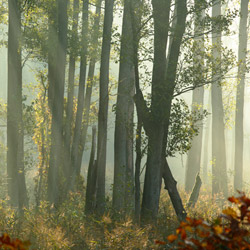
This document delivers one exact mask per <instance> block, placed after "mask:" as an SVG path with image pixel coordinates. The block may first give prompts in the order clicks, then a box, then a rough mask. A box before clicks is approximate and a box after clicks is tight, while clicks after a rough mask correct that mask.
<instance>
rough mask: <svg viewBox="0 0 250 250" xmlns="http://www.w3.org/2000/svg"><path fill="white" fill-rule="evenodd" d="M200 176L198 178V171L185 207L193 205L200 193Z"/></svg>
mask: <svg viewBox="0 0 250 250" xmlns="http://www.w3.org/2000/svg"><path fill="white" fill-rule="evenodd" d="M201 184H202V182H201V178H200V175H199V173H198V174H197V175H196V178H195V183H194V187H193V190H192V193H191V195H190V197H189V200H188V204H187V207H188V208H189V207H194V206H195V204H196V202H197V201H198V198H199V194H200V189H201Z"/></svg>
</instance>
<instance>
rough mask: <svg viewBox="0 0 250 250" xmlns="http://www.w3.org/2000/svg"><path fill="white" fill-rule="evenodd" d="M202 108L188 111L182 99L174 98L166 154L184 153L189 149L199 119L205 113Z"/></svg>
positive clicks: (197, 130) (204, 115)
mask: <svg viewBox="0 0 250 250" xmlns="http://www.w3.org/2000/svg"><path fill="white" fill-rule="evenodd" d="M202 108H203V107H197V110H195V111H190V110H189V107H188V105H187V104H186V103H185V101H184V100H183V99H175V102H173V104H172V108H171V116H170V123H169V131H168V144H167V149H166V155H167V156H172V157H173V156H174V155H175V154H176V153H177V152H178V153H181V154H184V153H186V152H187V151H188V150H189V149H190V147H191V144H192V139H193V137H194V136H196V135H197V134H198V132H199V126H201V124H200V121H202V120H203V118H205V117H206V115H207V111H206V110H203V109H202Z"/></svg>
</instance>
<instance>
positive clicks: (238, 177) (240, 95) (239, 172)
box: [234, 0, 249, 190]
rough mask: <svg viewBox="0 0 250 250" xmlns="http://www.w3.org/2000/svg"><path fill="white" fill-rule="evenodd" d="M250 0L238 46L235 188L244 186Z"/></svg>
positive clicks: (245, 2) (244, 7) (244, 9)
mask: <svg viewBox="0 0 250 250" xmlns="http://www.w3.org/2000/svg"><path fill="white" fill-rule="evenodd" d="M248 3H249V0H241V6H240V14H241V15H240V30H239V48H238V61H239V63H240V64H239V66H238V77H237V80H238V86H237V95H236V113H235V158H234V189H235V190H242V188H243V185H242V183H243V150H244V148H243V144H244V128H243V123H244V94H245V74H246V53H247V36H248V33H247V18H248Z"/></svg>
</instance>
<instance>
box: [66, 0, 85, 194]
mask: <svg viewBox="0 0 250 250" xmlns="http://www.w3.org/2000/svg"><path fill="white" fill-rule="evenodd" d="M82 11H83V14H82V49H81V62H80V80H79V91H78V102H77V112H76V120H75V130H74V137H73V142H72V149H71V180H70V187H69V188H70V189H71V190H73V189H74V187H75V184H76V179H77V157H78V154H79V151H80V139H81V127H82V117H83V105H84V94H85V83H86V68H87V51H88V49H87V46H88V42H87V34H88V16H89V14H88V12H89V0H84V1H83V10H82Z"/></svg>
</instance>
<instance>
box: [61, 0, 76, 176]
mask: <svg viewBox="0 0 250 250" xmlns="http://www.w3.org/2000/svg"><path fill="white" fill-rule="evenodd" d="M78 16H79V0H74V3H73V25H72V37H71V43H70V46H71V52H70V57H69V78H68V101H67V107H66V123H65V131H64V150H65V151H64V152H65V161H64V175H65V177H68V176H69V175H70V146H71V137H72V132H71V131H72V121H73V103H74V83H75V65H76V58H77V53H76V51H77V45H76V43H77V39H78V35H77V28H78Z"/></svg>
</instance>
